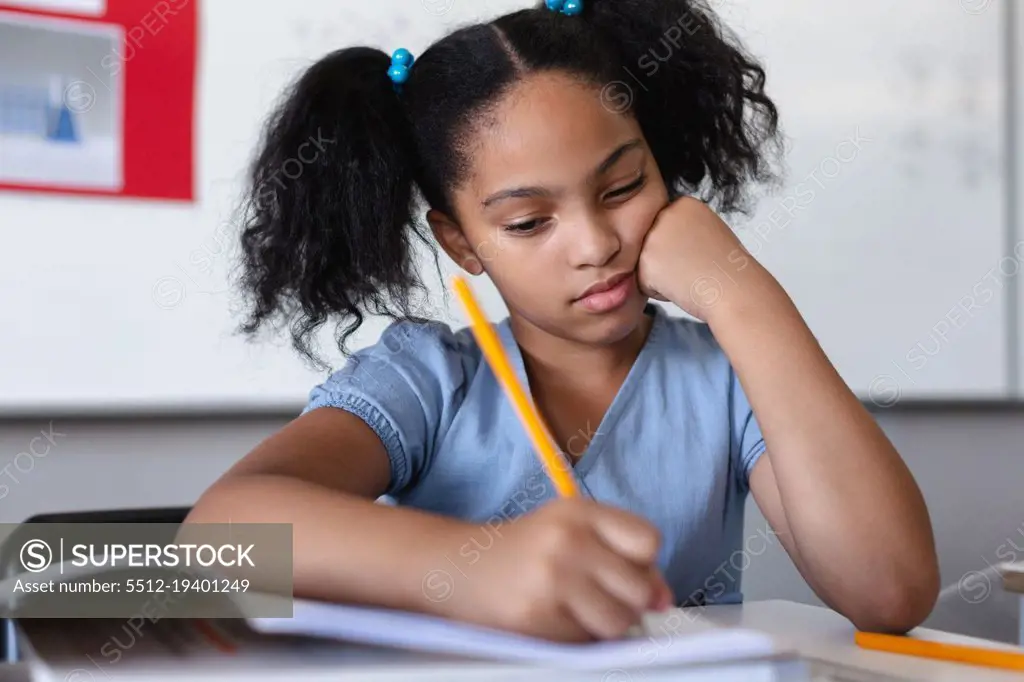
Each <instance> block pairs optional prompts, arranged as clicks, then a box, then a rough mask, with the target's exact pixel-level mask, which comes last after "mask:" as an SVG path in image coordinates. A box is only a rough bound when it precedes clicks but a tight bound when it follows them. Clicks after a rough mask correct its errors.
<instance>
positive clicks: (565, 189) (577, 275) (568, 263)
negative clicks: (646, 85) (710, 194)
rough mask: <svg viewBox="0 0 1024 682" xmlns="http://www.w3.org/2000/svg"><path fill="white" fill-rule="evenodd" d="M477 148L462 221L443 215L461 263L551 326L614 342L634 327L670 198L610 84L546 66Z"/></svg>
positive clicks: (527, 316)
mask: <svg viewBox="0 0 1024 682" xmlns="http://www.w3.org/2000/svg"><path fill="white" fill-rule="evenodd" d="M468 157H469V158H470V159H472V163H473V166H472V168H471V169H470V173H469V176H468V178H467V181H466V182H465V183H463V185H462V186H461V187H460V188H458V189H457V190H456V193H455V197H454V202H455V210H456V212H457V215H458V217H459V221H460V223H459V226H458V227H456V226H455V225H454V224H453V223H450V222H448V221H446V220H444V219H440V220H438V216H433V218H434V219H433V220H432V223H433V224H434V227H435V233H436V234H437V236H438V237H439V239H440V240H441V243H442V245H443V246H444V248H445V249H446V251H447V252H448V254H449V255H450V256H452V258H453V259H454V260H455V262H456V263H458V264H460V265H461V266H462V267H463V268H465V269H466V270H467V271H469V272H470V273H472V274H480V273H481V272H484V271H486V272H487V274H488V275H489V276H490V277H491V279H492V280H493V281H494V283H495V286H496V287H497V289H498V291H499V292H500V293H501V295H502V297H503V298H504V300H505V303H506V305H507V306H508V308H509V311H510V313H511V314H512V315H513V316H514V317H517V318H519V319H520V321H521V322H527V323H529V324H531V325H533V326H535V327H538V328H540V329H542V330H544V331H546V332H548V333H552V334H555V335H557V336H559V337H562V338H568V339H573V340H577V341H582V342H587V343H610V342H613V341H617V340H619V339H621V338H623V337H625V336H626V335H627V334H629V333H630V332H631V331H633V329H635V328H636V326H637V324H638V323H639V321H640V320H641V316H642V314H643V309H644V305H645V304H646V302H647V298H646V297H645V296H643V295H642V294H641V293H640V291H639V289H638V288H637V280H636V269H637V262H638V260H639V257H640V249H641V246H642V245H643V241H644V237H645V236H646V234H647V231H648V230H649V229H650V228H651V225H652V224H653V222H654V219H655V217H656V216H657V214H658V212H659V211H660V210H661V209H662V208H664V207H665V205H666V204H667V203H668V193H667V191H666V188H665V184H664V181H663V180H662V178H661V174H660V173H659V171H658V168H657V165H656V164H655V162H654V158H653V156H652V155H651V153H650V150H649V149H648V148H647V144H646V142H645V140H644V137H643V135H642V133H641V131H640V127H639V125H638V124H637V123H636V121H635V120H634V119H633V118H632V117H629V116H626V115H622V114H618V113H614V112H612V111H609V110H608V109H607V108H606V107H605V106H603V105H602V98H601V96H600V91H599V89H596V88H593V87H587V86H584V85H582V84H580V83H579V82H577V81H575V80H572V79H571V78H569V77H567V76H564V75H559V74H554V73H547V74H541V75H535V76H532V77H530V78H528V79H527V80H525V81H523V82H521V83H519V84H518V85H517V86H515V87H514V89H513V90H512V91H511V92H510V93H509V94H508V95H507V96H506V97H505V98H503V99H502V100H501V101H500V102H499V103H498V105H497V106H496V107H495V109H493V110H492V111H491V112H490V113H489V114H488V115H487V116H486V117H485V119H484V120H481V121H480V122H479V123H478V124H477V127H476V131H475V133H474V135H473V137H472V139H471V147H470V149H469V150H468ZM609 286H610V287H611V288H610V289H609ZM600 289H604V290H605V291H603V293H594V292H595V290H600Z"/></svg>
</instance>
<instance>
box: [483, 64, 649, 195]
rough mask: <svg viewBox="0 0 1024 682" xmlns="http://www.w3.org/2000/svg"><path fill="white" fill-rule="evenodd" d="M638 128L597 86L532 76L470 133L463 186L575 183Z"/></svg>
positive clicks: (489, 187)
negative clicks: (611, 105) (610, 105)
mask: <svg viewBox="0 0 1024 682" xmlns="http://www.w3.org/2000/svg"><path fill="white" fill-rule="evenodd" d="M639 134H640V129H639V126H638V125H637V124H636V121H635V120H634V119H633V118H632V117H631V116H626V115H622V114H619V113H615V112H613V111H610V110H609V109H608V108H606V107H605V106H604V105H603V104H602V98H601V90H600V88H598V87H595V86H589V85H586V84H584V83H581V82H579V81H576V80H574V79H572V78H570V77H568V76H565V75H560V74H554V73H546V74H537V75H532V76H529V77H527V78H526V79H524V80H522V81H520V82H519V83H517V84H516V85H515V86H514V87H513V88H512V89H511V90H510V91H509V92H508V93H507V94H506V95H504V96H503V97H502V98H501V99H500V100H499V101H498V102H497V103H496V105H495V106H494V108H493V109H491V110H490V111H489V112H488V114H487V115H486V117H484V118H483V119H482V120H481V121H480V124H479V125H478V126H477V128H476V130H475V131H474V133H472V135H471V140H470V149H471V150H472V151H471V154H470V162H471V167H470V169H469V170H470V174H469V178H468V182H467V189H470V190H471V191H472V192H473V193H474V194H479V195H485V194H488V193H490V192H493V191H495V190H498V189H501V188H504V187H508V186H511V185H518V184H524V183H527V184H530V185H533V184H546V183H553V184H565V183H568V182H575V181H579V180H582V179H584V178H585V177H586V176H587V175H588V174H589V173H592V172H593V171H594V169H595V168H596V167H597V166H598V165H599V164H600V163H601V162H602V161H603V160H604V159H605V158H606V157H607V156H608V154H610V153H611V152H613V151H614V150H615V149H616V148H617V147H618V146H619V145H621V144H623V143H624V142H627V141H629V140H631V139H633V138H636V137H638V136H639Z"/></svg>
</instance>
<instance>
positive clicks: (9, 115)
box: [0, 77, 81, 143]
mask: <svg viewBox="0 0 1024 682" xmlns="http://www.w3.org/2000/svg"><path fill="white" fill-rule="evenodd" d="M63 80H64V79H61V78H59V77H58V78H56V82H57V83H62V82H63ZM64 90H65V87H64V86H59V85H58V87H56V88H54V87H51V88H50V89H49V90H47V89H45V88H31V87H24V86H8V87H4V86H3V84H0V135H9V136H15V135H23V136H36V137H38V138H40V139H44V140H49V141H51V142H65V143H78V142H80V141H81V140H80V138H79V132H78V130H79V124H78V121H77V114H75V112H73V111H72V110H71V108H70V107H69V106H68V105H67V103H66V102H65V101H64V95H63V93H64ZM55 94H56V97H55V96H54V95H55Z"/></svg>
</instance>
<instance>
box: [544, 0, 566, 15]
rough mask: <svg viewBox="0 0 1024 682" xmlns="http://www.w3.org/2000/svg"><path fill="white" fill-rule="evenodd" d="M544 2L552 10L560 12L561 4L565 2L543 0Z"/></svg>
mask: <svg viewBox="0 0 1024 682" xmlns="http://www.w3.org/2000/svg"><path fill="white" fill-rule="evenodd" d="M544 4H545V5H547V7H548V9H549V10H551V11H552V12H561V11H562V5H564V4H565V0H544Z"/></svg>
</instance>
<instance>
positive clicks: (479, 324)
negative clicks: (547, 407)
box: [452, 275, 579, 497]
mask: <svg viewBox="0 0 1024 682" xmlns="http://www.w3.org/2000/svg"><path fill="white" fill-rule="evenodd" d="M452 284H453V286H454V288H455V293H456V294H457V295H458V297H459V300H460V301H461V302H462V306H463V307H464V308H465V310H466V314H467V315H469V321H470V325H471V328H472V330H473V335H474V336H475V337H476V341H477V343H478V344H480V350H481V351H482V352H483V354H484V357H485V358H486V359H487V364H489V365H490V366H491V370H492V371H493V372H494V374H495V376H497V377H498V381H499V382H500V383H501V386H502V388H503V389H505V394H506V395H507V396H508V397H509V400H511V401H512V405H513V407H515V410H516V414H517V415H519V421H520V422H522V424H523V427H524V428H525V429H526V433H527V434H528V435H529V436H530V440H531V441H533V447H534V449H536V451H537V455H538V456H539V457H540V460H541V462H542V463H543V464H544V467H545V468H546V469H547V471H548V476H550V477H551V480H552V481H553V482H554V484H555V489H556V490H557V491H558V494H559V495H561V496H562V497H575V496H577V495H579V489H578V488H577V487H576V481H575V480H574V479H573V477H572V473H571V472H570V470H569V466H568V463H567V462H566V461H565V460H564V459H563V458H562V456H561V455H560V454H559V452H558V448H557V447H556V446H555V444H554V442H553V441H552V439H551V436H550V434H549V432H548V430H547V428H546V427H545V426H544V422H543V420H542V419H541V416H540V413H539V412H537V408H536V407H535V406H534V404H533V401H532V400H531V399H530V397H529V396H527V395H526V391H524V390H523V387H522V385H521V384H520V383H519V380H518V379H517V378H516V375H515V372H513V371H512V365H511V364H510V363H509V361H508V356H507V355H506V354H505V349H504V348H502V346H501V340H500V339H499V338H498V335H497V333H495V331H494V328H493V327H492V326H491V323H490V322H489V321H488V320H487V318H486V317H485V316H484V313H483V311H482V310H481V309H480V306H479V305H477V302H476V298H475V297H474V296H473V292H472V291H471V290H470V288H469V283H468V282H466V280H465V279H463V278H462V277H461V276H459V275H455V276H453V277H452Z"/></svg>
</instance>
